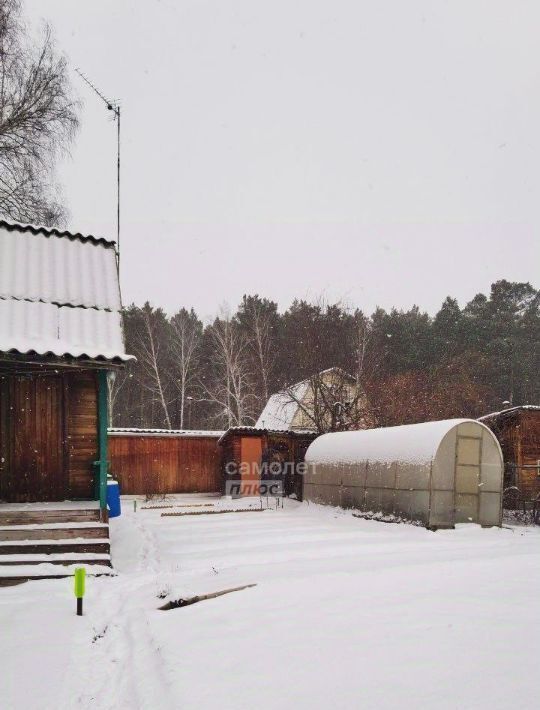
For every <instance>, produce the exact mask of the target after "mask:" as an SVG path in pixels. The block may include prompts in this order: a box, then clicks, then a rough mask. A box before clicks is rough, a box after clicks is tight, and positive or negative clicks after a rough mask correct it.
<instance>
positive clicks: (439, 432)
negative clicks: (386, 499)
mask: <svg viewBox="0 0 540 710" xmlns="http://www.w3.org/2000/svg"><path fill="white" fill-rule="evenodd" d="M464 422H474V423H475V424H479V422H476V421H474V420H473V419H444V420H442V421H437V422H424V423H422V424H406V425H404V426H395V427H387V428H382V429H364V430H362V431H341V432H335V433H333V434H324V435H323V436H320V437H319V438H318V439H315V441H314V442H313V443H312V444H311V445H310V446H309V448H308V450H307V452H306V462H307V463H338V462H339V463H359V462H363V461H378V462H385V463H388V464H391V463H393V462H394V461H399V462H401V463H410V464H428V463H429V462H430V461H431V460H432V459H433V458H434V456H435V454H436V453H437V449H438V447H439V444H440V443H441V441H442V439H443V437H444V435H445V434H447V433H448V432H449V431H450V430H451V429H453V428H454V427H455V426H457V425H458V424H463V423H464ZM480 426H484V425H483V424H481V425H480Z"/></svg>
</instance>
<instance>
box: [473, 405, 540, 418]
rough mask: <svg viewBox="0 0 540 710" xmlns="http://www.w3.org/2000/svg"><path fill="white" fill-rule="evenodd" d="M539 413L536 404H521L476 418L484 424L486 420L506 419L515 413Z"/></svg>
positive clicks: (538, 406)
mask: <svg viewBox="0 0 540 710" xmlns="http://www.w3.org/2000/svg"><path fill="white" fill-rule="evenodd" d="M522 411H524V412H540V405H537V404H522V405H518V406H517V407H508V408H507V409H501V411H500V412H490V413H489V414H484V415H483V416H482V417H478V421H479V422H485V421H488V420H493V419H498V418H499V417H507V416H511V415H512V414H515V413H516V412H522Z"/></svg>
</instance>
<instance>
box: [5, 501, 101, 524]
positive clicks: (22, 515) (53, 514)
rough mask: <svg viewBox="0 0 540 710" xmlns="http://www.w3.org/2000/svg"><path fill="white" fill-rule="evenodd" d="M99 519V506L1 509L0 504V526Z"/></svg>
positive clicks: (98, 520) (81, 521)
mask: <svg viewBox="0 0 540 710" xmlns="http://www.w3.org/2000/svg"><path fill="white" fill-rule="evenodd" d="M100 521H101V511H100V510H99V508H80V509H79V508H73V509H70V508H67V509H65V510H62V509H47V508H44V509H42V510H38V509H36V508H33V509H31V510H9V509H8V510H2V506H0V526H5V525H28V524H30V523H92V522H100Z"/></svg>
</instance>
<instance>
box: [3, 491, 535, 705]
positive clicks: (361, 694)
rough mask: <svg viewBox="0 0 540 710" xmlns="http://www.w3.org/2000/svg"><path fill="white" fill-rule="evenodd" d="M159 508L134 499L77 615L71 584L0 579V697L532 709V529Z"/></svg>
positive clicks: (302, 511) (307, 510)
mask: <svg viewBox="0 0 540 710" xmlns="http://www.w3.org/2000/svg"><path fill="white" fill-rule="evenodd" d="M188 499H189V501H190V502H193V500H194V499H196V500H199V499H200V497H199V498H196V497H188V496H183V497H182V501H183V502H187V501H188ZM175 502H177V503H178V502H181V501H180V500H177V501H175ZM250 503H254V502H253V501H249V502H246V501H242V502H240V503H235V506H242V507H246V506H247V505H249V504H250ZM257 503H258V501H257ZM219 505H221V506H222V507H230V506H231V505H232V504H231V502H220V503H219ZM139 506H140V504H139ZM194 510H195V509H194ZM161 512H166V511H160V510H153V511H149V510H140V509H139V511H138V512H137V513H136V514H134V513H133V511H132V508H131V503H129V502H127V501H124V513H123V515H122V517H121V518H119V519H116V520H112V521H111V536H112V552H113V560H114V563H115V567H116V569H117V571H118V576H117V577H115V578H112V579H111V578H100V579H89V580H88V583H87V597H86V599H85V616H84V617H83V618H78V617H76V616H75V614H74V611H75V602H74V599H73V593H72V582H71V580H51V581H42V582H32V583H28V584H25V585H22V586H19V587H12V588H4V589H0V706H1V707H2V708H3V709H9V710H11V709H13V710H19V709H21V710H22V708H25V709H26V708H32V709H33V708H39V709H41V708H47V709H48V708H51V709H52V708H54V709H55V710H56V709H57V708H69V709H71V708H98V709H99V710H102V709H103V710H105V709H108V708H110V709H111V710H112V708H115V709H117V710H128V709H129V710H138V709H139V708H152V709H158V710H161V709H162V708H163V709H164V710H168V709H169V708H170V709H175V710H176V709H180V708H197V709H198V708H201V709H205V708H219V709H222V708H223V709H226V708H235V709H236V708H246V709H247V708H249V709H252V708H258V709H259V708H262V709H265V708H272V709H273V708H294V709H295V710H296V709H298V708H331V709H332V710H338V709H340V708H378V709H380V708H405V709H408V708H411V709H412V708H422V710H424V709H425V708H437V709H440V708H452V709H455V708H460V709H463V708H464V709H472V708H474V709H476V708H486V710H488V709H489V710H496V709H499V708H500V709H501V710H502V709H504V710H506V709H507V708H512V709H517V708H527V709H529V708H536V707H538V698H539V688H540V685H539V682H538V667H539V663H540V554H539V550H540V529H538V528H517V527H516V528H513V529H512V530H510V529H502V530H499V529H489V530H482V529H480V528H478V527H476V526H462V527H460V528H459V529H457V530H455V531H444V532H443V531H440V532H437V533H431V532H428V531H426V530H423V529H421V528H415V527H412V526H407V525H386V524H383V523H377V522H372V521H370V522H368V521H363V520H359V519H356V518H353V517H352V516H351V515H350V513H345V512H342V511H336V510H334V509H329V508H321V507H318V506H308V505H307V504H304V505H301V504H297V503H294V502H291V501H289V502H287V504H286V508H285V509H284V510H281V509H280V510H278V511H276V510H267V511H264V512H262V513H241V514H228V515H216V516H212V515H209V516H190V517H184V518H179V517H169V518H167V517H161V515H160V513H161ZM250 583H256V584H257V586H256V587H254V588H252V589H247V590H244V591H240V592H235V593H232V594H229V595H227V596H223V597H220V598H217V599H212V600H209V601H203V602H200V603H198V604H194V605H193V606H189V607H185V608H183V609H174V610H171V611H158V610H157V607H158V606H159V605H160V604H163V603H164V601H165V600H166V599H175V598H178V597H185V596H188V595H191V594H204V593H207V592H212V591H217V590H220V589H227V588H230V587H236V586H239V585H242V584H250ZM158 595H161V596H163V595H167V597H166V599H165V600H164V599H159V598H158Z"/></svg>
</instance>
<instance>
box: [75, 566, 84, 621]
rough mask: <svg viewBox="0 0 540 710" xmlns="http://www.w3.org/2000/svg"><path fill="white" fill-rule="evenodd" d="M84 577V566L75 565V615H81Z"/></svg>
mask: <svg viewBox="0 0 540 710" xmlns="http://www.w3.org/2000/svg"><path fill="white" fill-rule="evenodd" d="M85 579H86V570H85V569H84V567H77V569H76V570H75V597H76V599H77V616H82V615H83V597H84V586H85V584H84V583H85Z"/></svg>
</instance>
